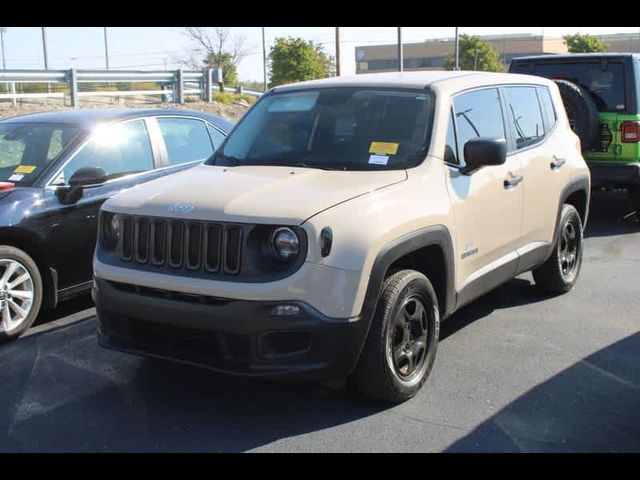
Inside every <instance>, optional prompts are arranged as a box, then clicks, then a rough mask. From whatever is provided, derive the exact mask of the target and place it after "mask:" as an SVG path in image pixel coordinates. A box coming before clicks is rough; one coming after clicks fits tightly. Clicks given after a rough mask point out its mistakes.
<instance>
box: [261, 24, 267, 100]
mask: <svg viewBox="0 0 640 480" xmlns="http://www.w3.org/2000/svg"><path fill="white" fill-rule="evenodd" d="M262 73H263V75H264V81H263V88H264V91H265V92H266V91H267V42H265V40H264V27H262Z"/></svg>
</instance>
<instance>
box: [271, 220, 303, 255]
mask: <svg viewBox="0 0 640 480" xmlns="http://www.w3.org/2000/svg"><path fill="white" fill-rule="evenodd" d="M271 249H272V251H273V253H274V255H275V257H276V258H277V259H279V260H291V259H293V258H295V257H297V256H298V253H300V239H299V238H298V235H297V234H296V232H294V231H293V230H291V229H290V228H287V227H280V228H276V229H275V230H274V231H273V234H272V235H271Z"/></svg>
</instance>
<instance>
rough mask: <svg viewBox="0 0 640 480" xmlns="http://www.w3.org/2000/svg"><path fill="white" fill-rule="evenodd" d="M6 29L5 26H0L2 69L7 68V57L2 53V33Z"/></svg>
mask: <svg viewBox="0 0 640 480" xmlns="http://www.w3.org/2000/svg"><path fill="white" fill-rule="evenodd" d="M6 31H7V27H0V46H2V69H3V70H6V69H7V58H6V57H5V55H4V34H5V32H6Z"/></svg>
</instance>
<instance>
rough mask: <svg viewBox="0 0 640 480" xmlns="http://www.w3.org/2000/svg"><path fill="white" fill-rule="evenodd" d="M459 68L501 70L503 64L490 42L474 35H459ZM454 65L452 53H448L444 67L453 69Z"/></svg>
mask: <svg viewBox="0 0 640 480" xmlns="http://www.w3.org/2000/svg"><path fill="white" fill-rule="evenodd" d="M459 62H460V70H480V71H483V72H502V71H503V70H504V65H503V64H502V62H500V54H499V53H498V52H497V51H496V50H494V49H493V48H492V47H491V44H490V43H489V42H487V41H485V40H482V39H480V37H476V36H474V35H466V34H464V33H463V34H462V35H460V45H459ZM454 66H455V57H454V54H453V53H452V54H450V55H449V56H448V57H447V58H446V60H445V61H444V68H445V69H447V70H453V68H454Z"/></svg>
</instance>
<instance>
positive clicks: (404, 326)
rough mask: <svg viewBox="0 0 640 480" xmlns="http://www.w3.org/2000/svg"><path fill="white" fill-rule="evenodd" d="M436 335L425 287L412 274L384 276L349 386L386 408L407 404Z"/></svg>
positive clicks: (433, 300)
mask: <svg viewBox="0 0 640 480" xmlns="http://www.w3.org/2000/svg"><path fill="white" fill-rule="evenodd" d="M439 329H440V312H439V310H438V299H437V297H436V294H435V290H434V289H433V286H432V285H431V282H430V281H429V279H428V278H427V277H425V276H424V275H423V274H421V273H419V272H416V271H414V270H402V271H399V272H397V273H394V274H393V275H391V276H389V277H388V278H387V279H386V280H385V282H384V285H383V287H382V296H381V298H380V300H379V301H378V305H377V306H376V311H375V314H374V317H373V319H372V323H371V327H370V329H369V334H368V335H367V339H366V341H365V345H364V348H363V351H362V354H361V355H360V359H359V360H358V363H357V365H356V367H355V369H354V371H353V373H352V377H351V381H352V383H353V384H354V386H355V387H356V388H357V389H358V390H359V391H360V392H362V393H364V394H366V395H368V396H372V397H375V398H379V399H382V400H385V401H390V402H403V401H405V400H408V399H410V398H411V397H413V396H414V395H415V394H416V393H418V390H420V387H422V385H423V384H424V382H425V380H426V379H427V377H428V376H429V372H430V371H431V367H432V366H433V362H434V360H435V357H436V349H437V346H438V337H439Z"/></svg>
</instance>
